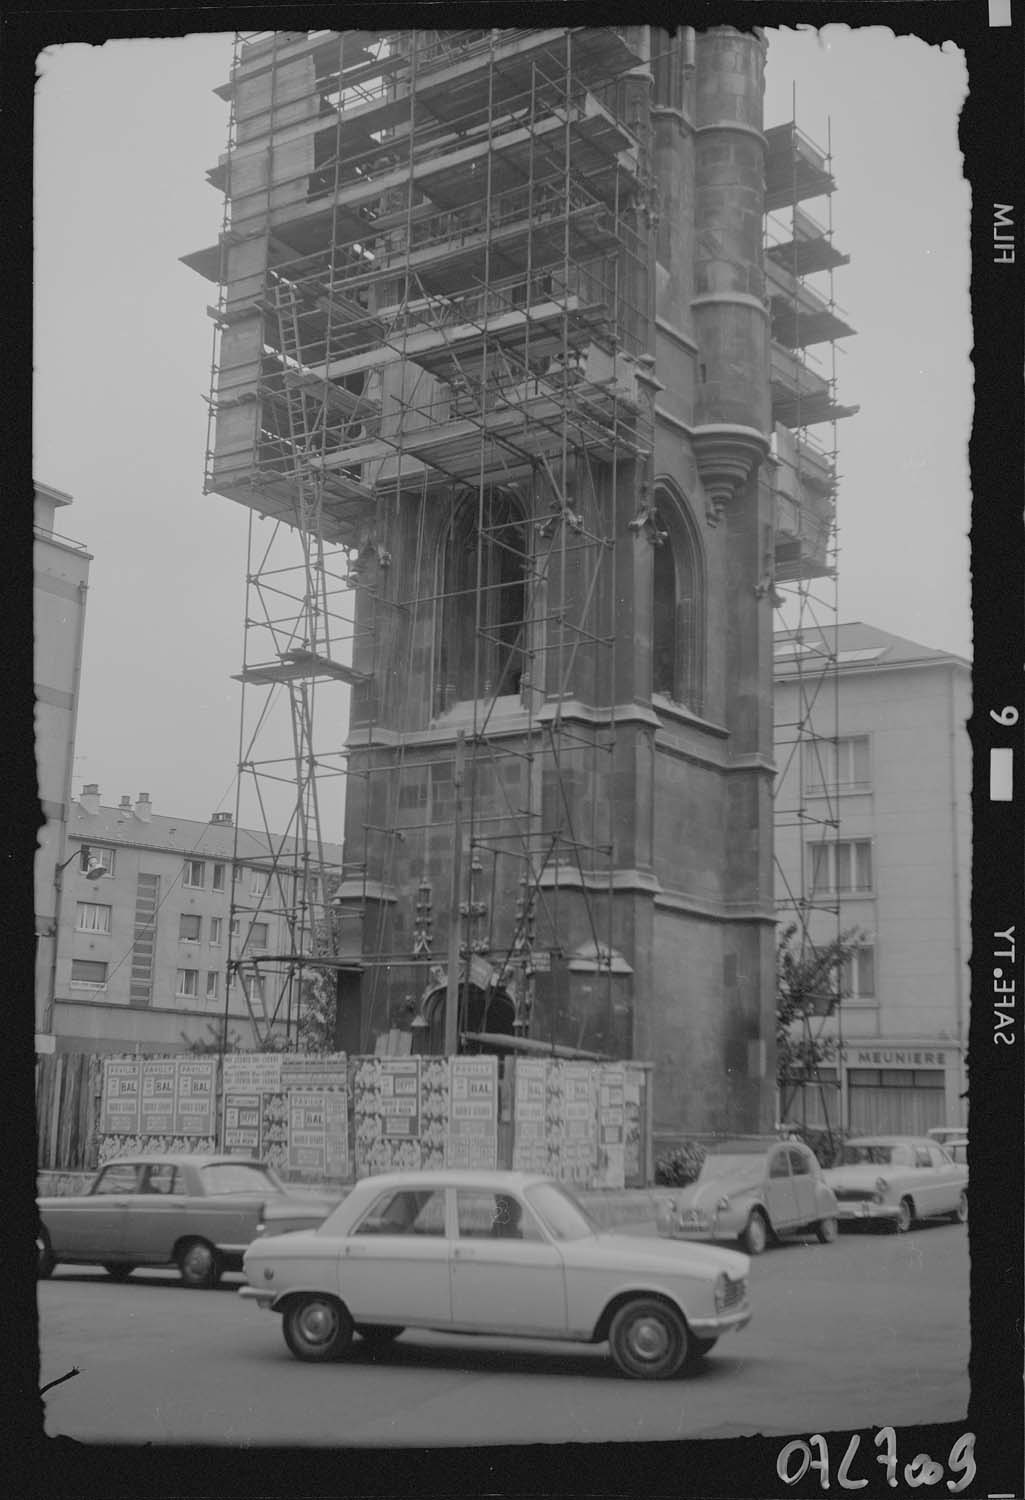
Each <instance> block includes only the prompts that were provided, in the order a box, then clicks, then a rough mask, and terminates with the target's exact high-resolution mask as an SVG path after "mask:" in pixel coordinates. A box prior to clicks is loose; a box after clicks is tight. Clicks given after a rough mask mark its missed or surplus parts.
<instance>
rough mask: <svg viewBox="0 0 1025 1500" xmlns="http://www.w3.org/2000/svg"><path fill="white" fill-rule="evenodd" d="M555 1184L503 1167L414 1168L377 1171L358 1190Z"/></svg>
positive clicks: (541, 1175)
mask: <svg viewBox="0 0 1025 1500" xmlns="http://www.w3.org/2000/svg"><path fill="white" fill-rule="evenodd" d="M552 1181H554V1179H553V1178H551V1177H549V1176H548V1175H547V1174H546V1173H544V1172H510V1171H507V1170H506V1169H505V1168H504V1167H492V1168H487V1169H484V1168H480V1167H443V1168H439V1169H437V1170H434V1169H432V1170H431V1171H427V1172H425V1171H424V1170H423V1168H421V1167H411V1168H410V1169H409V1171H408V1172H375V1173H374V1174H373V1175H372V1176H371V1177H361V1178H360V1179H359V1181H358V1182H357V1183H356V1187H357V1188H366V1187H375V1188H400V1187H411V1186H413V1187H418V1188H421V1189H430V1188H437V1187H469V1188H472V1187H481V1188H496V1189H498V1191H499V1192H500V1191H501V1190H502V1189H503V1188H513V1189H515V1188H518V1189H520V1190H521V1191H522V1189H523V1188H527V1187H533V1186H534V1185H535V1184H536V1183H539V1182H552Z"/></svg>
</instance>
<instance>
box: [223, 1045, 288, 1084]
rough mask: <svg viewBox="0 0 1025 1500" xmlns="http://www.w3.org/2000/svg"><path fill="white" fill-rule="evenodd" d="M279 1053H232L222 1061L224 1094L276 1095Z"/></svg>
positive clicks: (279, 1066)
mask: <svg viewBox="0 0 1025 1500" xmlns="http://www.w3.org/2000/svg"><path fill="white" fill-rule="evenodd" d="M281 1063H282V1056H281V1053H280V1052H241V1053H233V1054H231V1055H229V1056H227V1057H225V1059H224V1072H223V1075H222V1078H223V1088H224V1092H225V1093H226V1094H228V1093H242V1094H276V1093H278V1092H279V1090H280V1088H281Z"/></svg>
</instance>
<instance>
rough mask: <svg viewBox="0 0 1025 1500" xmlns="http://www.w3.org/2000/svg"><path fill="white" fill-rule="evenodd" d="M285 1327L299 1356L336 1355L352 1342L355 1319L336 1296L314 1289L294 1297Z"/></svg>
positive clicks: (322, 1356)
mask: <svg viewBox="0 0 1025 1500" xmlns="http://www.w3.org/2000/svg"><path fill="white" fill-rule="evenodd" d="M282 1329H283V1332H284V1335H285V1343H286V1344H287V1345H288V1347H289V1349H291V1351H292V1353H293V1354H294V1355H295V1357H296V1359H305V1360H313V1361H317V1360H328V1359H337V1358H338V1356H339V1355H340V1354H344V1353H345V1351H346V1350H347V1349H348V1347H349V1345H350V1344H351V1343H352V1335H353V1326H352V1319H351V1318H350V1317H349V1314H348V1313H347V1312H346V1310H345V1308H344V1307H343V1306H342V1304H341V1303H340V1302H339V1301H338V1299H337V1298H336V1297H328V1296H321V1295H319V1294H317V1293H315V1292H311V1293H307V1294H306V1295H305V1296H302V1297H293V1298H292V1301H291V1302H289V1304H288V1306H287V1307H286V1308H285V1312H284V1318H283V1322H282Z"/></svg>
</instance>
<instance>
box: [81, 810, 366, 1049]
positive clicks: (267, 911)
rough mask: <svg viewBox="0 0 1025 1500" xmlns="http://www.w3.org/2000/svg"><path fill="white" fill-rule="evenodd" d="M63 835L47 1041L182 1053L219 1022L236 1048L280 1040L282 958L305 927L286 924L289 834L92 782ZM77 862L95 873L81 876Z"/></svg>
mask: <svg viewBox="0 0 1025 1500" xmlns="http://www.w3.org/2000/svg"><path fill="white" fill-rule="evenodd" d="M67 838H68V849H69V851H70V852H71V854H72V863H71V864H70V865H69V866H68V868H67V870H66V871H65V881H64V900H63V902H62V905H61V914H60V929H59V934H58V953H57V970H56V986H55V999H54V1008H53V1010H54V1014H53V1029H54V1032H55V1034H56V1048H57V1050H58V1051H91V1052H103V1051H122V1050H133V1049H135V1048H139V1049H140V1050H142V1051H145V1052H154V1051H156V1052H161V1051H163V1052H177V1051H183V1050H186V1049H187V1048H189V1047H190V1046H191V1045H193V1044H195V1043H211V1042H212V1041H213V1040H214V1039H215V1038H217V1037H219V1035H220V1032H221V1028H222V1027H223V1026H224V1023H225V1022H227V1027H228V1036H229V1039H232V1040H235V1041H236V1042H237V1044H238V1045H240V1046H244V1047H254V1046H255V1047H258V1046H261V1045H264V1044H265V1042H266V1040H267V1038H268V1037H273V1038H279V1039H282V1040H287V1039H288V1037H289V1036H294V1034H295V1029H296V1026H297V1024H298V1016H299V995H298V988H297V982H296V977H295V965H294V963H292V962H288V963H286V962H285V960H286V959H287V960H290V961H291V959H292V956H293V954H294V953H295V952H296V951H300V952H301V951H307V950H308V949H310V948H311V947H312V933H311V932H309V931H307V932H306V933H305V934H303V933H302V932H299V933H296V932H295V931H294V929H293V928H292V926H291V923H292V920H293V917H294V910H295V904H294V898H293V896H292V893H291V890H290V887H291V884H292V883H293V882H294V881H295V880H296V878H297V875H296V869H297V864H298V862H299V858H300V856H299V851H298V849H297V846H296V845H295V844H294V841H289V840H282V839H275V840H272V841H270V842H269V841H268V840H267V838H266V837H264V836H263V835H257V834H254V833H251V832H249V831H248V830H246V829H242V828H239V829H236V828H235V827H234V825H233V820H232V815H231V814H230V813H215V814H214V815H213V817H212V818H211V819H210V821H209V822H208V823H201V822H198V821H196V820H193V819H189V818H175V817H172V816H167V815H164V814H161V813H157V812H155V811H154V808H153V805H152V802H151V800H150V797H149V794H148V793H146V792H140V793H139V795H138V796H137V797H136V798H135V799H134V800H133V799H132V798H131V797H129V796H123V797H121V799H120V801H119V802H118V804H117V805H116V806H109V805H107V806H104V805H103V803H102V801H101V797H100V789H99V787H98V786H97V785H95V784H90V785H87V786H85V787H84V788H83V789H82V792H81V795H80V796H79V798H78V800H77V802H76V803H75V804H74V805H73V807H72V810H71V816H70V818H69V821H68V830H67ZM83 851H84V861H83V859H82V858H78V859H76V858H74V855H75V854H76V853H78V854H79V855H80V856H81V855H82V854H83ZM327 854H328V857H329V858H331V857H335V856H337V857H340V851H327ZM83 862H85V863H88V864H91V865H92V866H93V874H94V876H95V867H96V866H97V865H100V866H102V869H103V874H102V875H100V876H99V877H98V878H89V877H88V876H87V875H86V874H85V873H84V870H83V868H82V865H83ZM307 885H308V879H307ZM286 911H287V918H286V915H285V913H286ZM295 945H301V946H298V947H297V946H295Z"/></svg>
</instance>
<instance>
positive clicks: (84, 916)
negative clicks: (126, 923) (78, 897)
mask: <svg viewBox="0 0 1025 1500" xmlns="http://www.w3.org/2000/svg"><path fill="white" fill-rule="evenodd" d="M112 909H113V908H112V907H109V906H97V905H96V904H95V903H94V902H92V901H80V902H79V903H78V917H77V920H76V923H75V926H76V927H77V929H78V931H79V932H109V931H110V914H111V911H112Z"/></svg>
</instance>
